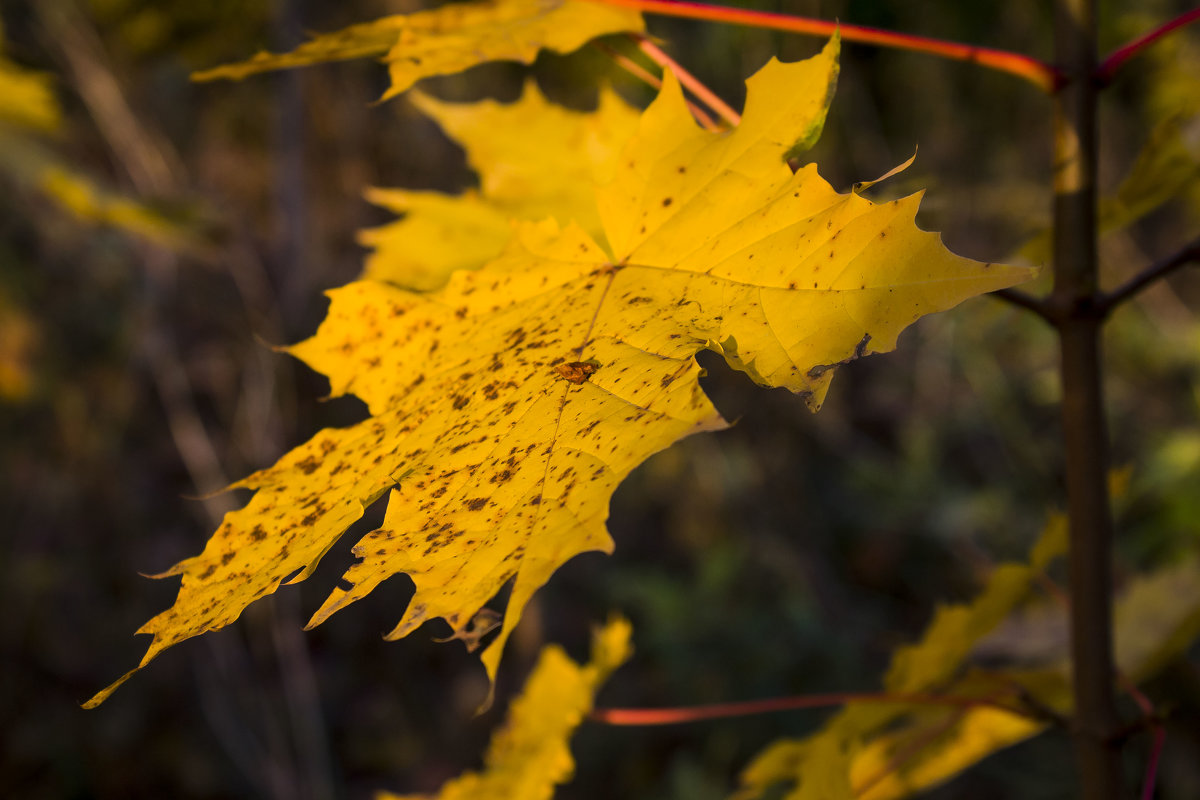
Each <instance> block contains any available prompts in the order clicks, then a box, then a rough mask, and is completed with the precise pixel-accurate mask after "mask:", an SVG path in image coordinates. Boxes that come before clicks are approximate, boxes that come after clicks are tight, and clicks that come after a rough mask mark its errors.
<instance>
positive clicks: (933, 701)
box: [590, 692, 1028, 725]
mask: <svg viewBox="0 0 1200 800" xmlns="http://www.w3.org/2000/svg"><path fill="white" fill-rule="evenodd" d="M846 703H890V704H894V705H926V706H952V707H957V708H978V707H989V708H999V709H1001V710H1002V711H1008V712H1010V713H1013V714H1021V715H1022V716H1028V712H1026V711H1025V710H1023V709H1021V708H1019V707H1016V706H1013V705H1009V704H1007V703H1001V702H999V701H998V700H991V699H986V698H980V697H955V696H953V695H940V694H889V693H888V692H833V693H829V694H806V695H801V696H799V697H773V698H769V699H767V700H747V701H743V702H738V703H713V704H711V705H704V706H688V707H684V708H597V709H594V710H593V711H592V713H591V715H590V719H591V720H592V721H593V722H602V723H604V724H606V725H675V724H679V723H682V722H699V721H702V720H709V719H723V718H727V717H745V716H750V715H752V714H767V713H771V712H775V711H795V710H798V709H803V708H829V707H831V706H840V705H844V704H846Z"/></svg>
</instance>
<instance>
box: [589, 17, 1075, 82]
mask: <svg viewBox="0 0 1200 800" xmlns="http://www.w3.org/2000/svg"><path fill="white" fill-rule="evenodd" d="M591 2H594V3H603V4H605V5H610V6H624V7H626V8H636V9H638V10H639V11H643V12H646V13H648V14H661V15H663V16H671V17H685V18H688V19H702V20H708V21H710V22H724V23H727V24H730V25H748V26H750V27H755V28H767V29H771V30H778V31H788V32H790V33H800V34H806V35H809V36H832V35H833V33H834V32H835V31H840V32H841V35H842V38H843V39H845V40H846V41H848V42H858V43H860V44H873V45H878V46H880V47H890V48H894V49H898V50H913V51H916V52H920V53H928V54H929V55H935V56H940V57H942V58H948V59H952V60H955V61H969V62H974V63H976V64H980V65H982V66H985V67H988V68H989V69H994V70H997V71H999V72H1007V73H1010V74H1012V75H1016V76H1018V77H1020V78H1024V79H1025V80H1027V81H1029V82H1030V83H1032V84H1034V85H1035V86H1037V87H1038V88H1039V89H1041V90H1042V91H1044V92H1047V93H1050V92H1053V91H1054V90H1055V89H1056V88H1057V87H1058V85H1059V82H1060V80H1061V76H1060V75H1059V73H1058V71H1057V70H1056V69H1055V68H1054V67H1052V66H1050V65H1049V64H1047V63H1046V62H1044V61H1040V60H1039V59H1036V58H1033V57H1032V56H1027V55H1024V54H1021V53H1013V52H1010V51H1007V50H995V49H992V48H989V47H977V46H975V45H969V44H961V43H959V42H948V41H946V40H944V39H932V38H929V37H926V36H916V35H913V34H908V33H895V32H893V31H885V30H881V29H879V28H868V27H865V26H862V25H846V24H841V23H837V22H828V21H826V20H820V19H812V18H810V17H795V16H791V15H789V14H777V13H773V12H770V11H751V10H748V9H743V8H730V7H728V6H716V5H708V4H707V3H693V2H688V1H687V0H591Z"/></svg>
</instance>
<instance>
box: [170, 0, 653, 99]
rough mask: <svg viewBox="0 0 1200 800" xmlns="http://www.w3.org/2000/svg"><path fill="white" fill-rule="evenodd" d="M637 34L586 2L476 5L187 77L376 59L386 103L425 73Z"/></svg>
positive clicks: (369, 27)
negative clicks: (386, 84)
mask: <svg viewBox="0 0 1200 800" xmlns="http://www.w3.org/2000/svg"><path fill="white" fill-rule="evenodd" d="M643 29H644V25H643V23H642V18H641V15H640V14H638V13H637V12H636V11H631V10H629V9H625V8H617V7H614V6H606V5H603V4H601V3H589V2H585V0H475V2H469V3H450V4H448V5H445V6H442V7H440V8H436V9H432V10H429V11H418V12H417V13H415V14H395V15H392V16H389V17H383V18H382V19H377V20H375V21H373V22H365V23H361V24H358V25H351V26H350V27H349V28H345V29H343V30H340V31H337V32H335V33H329V34H325V35H324V36H318V37H316V38H314V39H312V40H310V41H308V42H306V43H304V44H302V45H301V46H300V47H298V48H296V49H295V50H293V51H292V52H290V53H267V52H261V53H258V54H257V55H255V56H254V57H253V58H251V59H249V60H247V61H241V62H238V63H236V64H226V65H224V66H220V67H214V68H212V69H207V70H202V71H200V72H196V73H193V75H192V79H193V80H197V81H210V80H216V79H219V78H230V79H233V80H240V79H242V78H245V77H247V76H249V75H254V74H256V73H259V72H267V71H270V70H277V69H289V68H292V67H303V66H308V65H310V64H319V63H322V62H326V61H345V60H348V59H353V58H371V57H379V58H381V59H382V60H383V61H384V62H385V63H386V64H387V65H388V72H389V73H390V76H391V80H392V85H391V87H390V88H388V90H387V91H386V92H385V93H384V95H383V98H384V99H387V98H389V97H394V96H395V95H397V94H400V93H401V92H404V91H405V90H407V89H408V88H409V87H411V86H412V85H413V84H414V83H416V82H417V81H419V80H420V79H422V78H428V77H430V76H432V75H449V74H452V73H455V72H462V71H463V70H465V69H467V68H468V67H473V66H475V65H476V64H481V63H483V62H485V61H521V62H524V63H526V64H529V63H532V62H533V60H534V58H535V57H536V56H537V53H538V51H539V50H541V49H547V50H554V51H556V52H559V53H569V52H571V51H572V50H576V49H578V48H579V47H581V46H582V45H583V44H584V43H585V42H587V41H588V40H590V39H594V38H596V37H597V36H603V35H605V34H609V33H619V32H623V31H629V32H640V31H642V30H643Z"/></svg>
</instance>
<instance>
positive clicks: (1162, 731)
mask: <svg viewBox="0 0 1200 800" xmlns="http://www.w3.org/2000/svg"><path fill="white" fill-rule="evenodd" d="M1166 739H1167V729H1166V728H1164V727H1163V726H1162V725H1155V726H1154V744H1152V745H1151V746H1150V758H1149V759H1148V760H1147V762H1146V779H1145V781H1144V782H1143V783H1142V800H1153V798H1154V784H1155V782H1156V780H1157V778H1158V760H1159V757H1160V756H1162V751H1163V744H1164V743H1165V742H1166Z"/></svg>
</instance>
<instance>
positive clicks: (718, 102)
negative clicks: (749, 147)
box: [637, 37, 742, 128]
mask: <svg viewBox="0 0 1200 800" xmlns="http://www.w3.org/2000/svg"><path fill="white" fill-rule="evenodd" d="M637 45H638V48H639V49H641V51H642V52H643V53H645V54H646V55H647V56H649V57H650V58H651V60H653V61H654V63H656V64H658V65H659V66H661V67H662V68H663V69H664V70H668V69H669V70H671V72H673V73H675V77H676V78H678V79H679V82H680V83H681V84H683V85H684V86H685V87H687V90H688V91H689V92H691V93H692V94H694V95H695V96H696V99H698V100H700V101H701V102H702V103H704V104H705V105H706V106H708V107H709V108H711V109H712V110H713V111H715V112H717V115H718V116H720V117H721V119H723V120H725V121H726V122H728V123H729V125H730V126H731V127H734V128H736V127H737V124H738V123H739V122H741V121H742V115H741V114H739V113H737V112H736V111H734V110H733V109H732V108H730V107H729V104H728V103H726V102H725V101H724V100H722V99H721V98H720V97H717V94H716V92H714V91H713V90H712V89H709V88H708V87H707V86H705V85H704V84H703V83H702V82H701V81H700V79H699V78H697V77H696V76H694V75H692V73H690V72H688V71H687V70H686V69H684V68H683V67H682V66H681V65H680V64H678V63H676V61H675V60H674V59H673V58H671V57H670V56H669V55H667V54H666V53H664V52H663V51H662V50H661V49H659V47H658V45H656V44H654V42H651V41H650V40H649V39H646V38H644V37H638V38H637Z"/></svg>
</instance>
